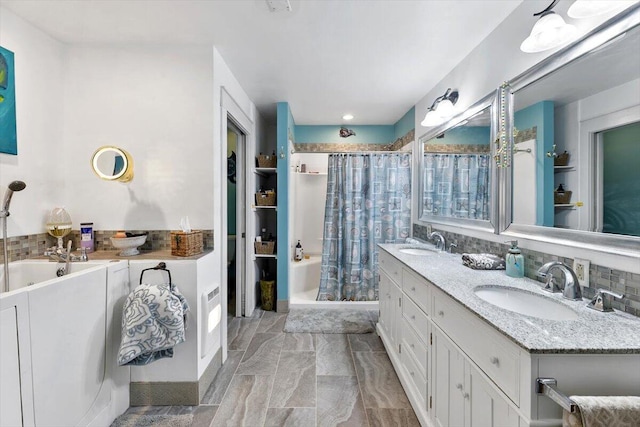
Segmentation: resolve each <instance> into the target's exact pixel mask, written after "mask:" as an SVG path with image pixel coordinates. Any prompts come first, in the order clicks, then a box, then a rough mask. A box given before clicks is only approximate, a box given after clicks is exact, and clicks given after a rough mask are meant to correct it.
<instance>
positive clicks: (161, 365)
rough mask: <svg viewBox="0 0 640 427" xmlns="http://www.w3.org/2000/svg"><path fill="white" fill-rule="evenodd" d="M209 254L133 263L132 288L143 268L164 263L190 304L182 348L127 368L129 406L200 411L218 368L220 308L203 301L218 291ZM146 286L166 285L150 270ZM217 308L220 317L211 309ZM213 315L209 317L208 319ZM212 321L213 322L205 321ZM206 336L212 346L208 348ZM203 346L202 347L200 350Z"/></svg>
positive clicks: (164, 279)
mask: <svg viewBox="0 0 640 427" xmlns="http://www.w3.org/2000/svg"><path fill="white" fill-rule="evenodd" d="M214 255H215V254H214V253H213V252H209V253H207V254H205V255H203V256H201V257H199V258H198V259H195V260H194V259H189V260H161V259H156V260H149V259H144V260H143V259H140V260H135V259H131V260H130V261H129V265H130V281H131V284H130V288H131V290H133V289H134V288H135V287H136V286H138V284H139V283H140V280H141V278H140V275H141V272H142V270H144V269H145V268H152V267H155V266H156V265H157V264H158V263H159V262H160V261H164V262H165V264H166V268H167V270H169V271H170V272H171V278H172V281H173V283H174V284H175V285H176V286H177V287H178V289H180V292H181V293H182V294H183V295H184V297H185V299H186V300H187V303H188V304H189V307H190V311H189V325H188V327H187V329H186V339H185V342H183V343H181V344H179V345H177V346H176V347H175V348H174V354H173V357H172V358H164V359H160V360H156V361H155V362H153V363H151V364H149V365H144V366H132V367H131V406H144V405H198V404H199V402H200V399H201V398H202V396H203V395H204V392H205V391H206V389H207V387H208V386H209V384H210V383H211V381H212V379H213V377H214V376H215V374H216V372H217V370H218V369H219V367H220V366H221V364H222V354H221V351H220V350H221V347H220V345H221V334H220V330H221V329H220V327H221V321H222V319H221V316H216V313H218V312H219V311H220V310H219V309H220V304H219V300H217V301H218V304H214V305H213V306H211V305H210V304H208V298H207V296H208V295H209V294H215V293H216V290H218V294H219V291H220V286H219V284H218V283H215V279H214V277H215V274H214V273H215V269H214V265H213V262H212V259H213V257H214ZM143 280H144V283H149V284H160V283H166V282H167V280H168V275H167V272H166V271H162V270H150V271H146V272H145V273H144V278H143ZM216 307H218V311H216V310H215V308H216ZM210 314H211V317H210ZM209 319H211V321H209ZM207 335H210V337H211V339H212V340H213V342H206V343H205V340H204V339H203V337H204V336H207ZM203 346H206V347H205V348H203Z"/></svg>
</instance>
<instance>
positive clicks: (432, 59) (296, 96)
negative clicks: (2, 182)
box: [0, 0, 522, 125]
mask: <svg viewBox="0 0 640 427" xmlns="http://www.w3.org/2000/svg"><path fill="white" fill-rule="evenodd" d="M521 1H522V0H483V1H479V0H459V1H453V0H422V1H420V0H386V1H383V0H290V3H291V6H292V9H293V10H292V11H291V12H270V11H269V8H268V6H267V2H266V1H265V0H235V1H234V0H215V1H214V0H30V1H26V0H0V5H2V6H5V7H7V8H8V9H10V10H12V11H13V12H14V13H16V14H17V15H19V16H21V17H22V18H24V19H25V20H27V21H29V22H30V23H32V24H33V25H34V26H36V27H38V28H40V29H42V30H43V31H45V32H46V33H48V34H50V35H51V36H52V37H54V38H55V39H57V40H59V41H61V42H64V43H68V44H81V45H104V44H110V45H111V44H116V45H123V44H137V45H140V44H154V45H157V44H163V45H166V44H170V45H184V44H208V45H210V44H213V45H215V46H216V47H217V49H218V50H219V52H220V53H221V54H222V56H223V58H224V59H225V61H226V62H227V65H228V66H229V68H230V69H231V71H232V72H233V74H234V75H235V76H236V78H237V79H238V81H239V82H240V84H241V85H242V87H243V88H244V90H245V91H246V92H247V94H248V95H249V97H250V98H251V99H252V100H253V101H254V103H255V104H256V106H257V107H258V109H259V110H260V112H261V114H262V115H263V116H264V117H265V118H267V119H273V117H274V116H275V105H274V104H275V103H276V102H278V101H288V102H289V104H290V106H291V109H292V112H293V115H294V117H295V119H296V123H298V124H307V125H313V124H336V123H339V122H342V115H343V114H345V113H351V114H353V115H354V116H355V119H354V120H352V121H351V122H350V123H351V124H359V125H366V124H393V123H395V122H396V121H397V120H398V119H400V118H401V117H402V116H403V115H404V114H405V113H406V112H407V111H408V110H409V109H410V108H411V107H412V106H414V105H415V104H416V103H417V102H418V101H419V100H420V99H421V98H422V97H423V96H424V95H425V94H426V93H427V92H428V91H429V90H430V89H432V88H433V87H434V86H435V85H436V84H437V83H438V82H439V81H440V80H442V78H443V77H444V76H445V75H447V74H448V73H449V71H451V69H452V68H453V67H454V66H455V65H457V64H458V63H459V62H460V61H461V60H462V59H463V58H464V57H465V56H466V55H467V54H468V53H469V52H471V50H473V48H474V47H476V46H477V45H478V44H479V43H480V42H481V41H482V40H483V39H484V38H485V37H486V36H487V35H489V33H490V32H491V31H492V30H493V29H494V28H495V27H496V26H497V25H498V24H499V23H500V22H502V21H503V20H504V19H505V18H506V17H507V16H508V15H509V14H510V13H511V12H512V11H513V10H514V9H515V8H516V7H517V6H518V5H519V4H520V3H521Z"/></svg>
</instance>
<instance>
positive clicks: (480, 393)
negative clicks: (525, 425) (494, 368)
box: [463, 362, 519, 427]
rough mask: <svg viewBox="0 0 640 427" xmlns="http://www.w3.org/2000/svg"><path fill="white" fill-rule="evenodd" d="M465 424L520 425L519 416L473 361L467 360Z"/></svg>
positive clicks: (477, 426) (486, 426)
mask: <svg viewBox="0 0 640 427" xmlns="http://www.w3.org/2000/svg"><path fill="white" fill-rule="evenodd" d="M463 396H464V399H465V405H466V407H465V414H466V416H465V421H466V423H465V426H467V427H518V425H519V418H518V415H517V414H516V413H515V411H513V410H512V409H511V408H510V406H509V404H508V403H507V400H506V399H505V398H503V397H502V396H501V395H500V394H499V393H498V392H496V391H495V390H494V389H493V388H491V386H490V385H489V382H488V381H487V380H486V379H485V378H484V377H483V376H482V374H481V373H480V371H479V370H478V368H476V366H475V365H473V364H472V363H471V362H465V381H464V393H463Z"/></svg>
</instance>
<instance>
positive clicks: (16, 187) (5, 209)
mask: <svg viewBox="0 0 640 427" xmlns="http://www.w3.org/2000/svg"><path fill="white" fill-rule="evenodd" d="M26 186H27V184H25V183H24V182H23V181H13V182H11V183H10V184H9V188H7V191H6V192H5V193H4V200H3V202H2V211H0V216H2V217H7V216H9V204H10V203H11V197H12V196H13V192H14V191H22V190H24V189H25V187H26Z"/></svg>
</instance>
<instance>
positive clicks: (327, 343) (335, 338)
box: [316, 334, 356, 375]
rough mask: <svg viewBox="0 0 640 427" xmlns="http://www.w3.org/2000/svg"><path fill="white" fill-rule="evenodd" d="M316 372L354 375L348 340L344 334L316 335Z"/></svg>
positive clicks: (320, 373)
mask: <svg viewBox="0 0 640 427" xmlns="http://www.w3.org/2000/svg"><path fill="white" fill-rule="evenodd" d="M316 374H317V375H355V374H356V372H355V368H354V366H353V357H352V356H351V351H350V349H349V341H348V340H347V336H346V335H344V334H317V335H316Z"/></svg>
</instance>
